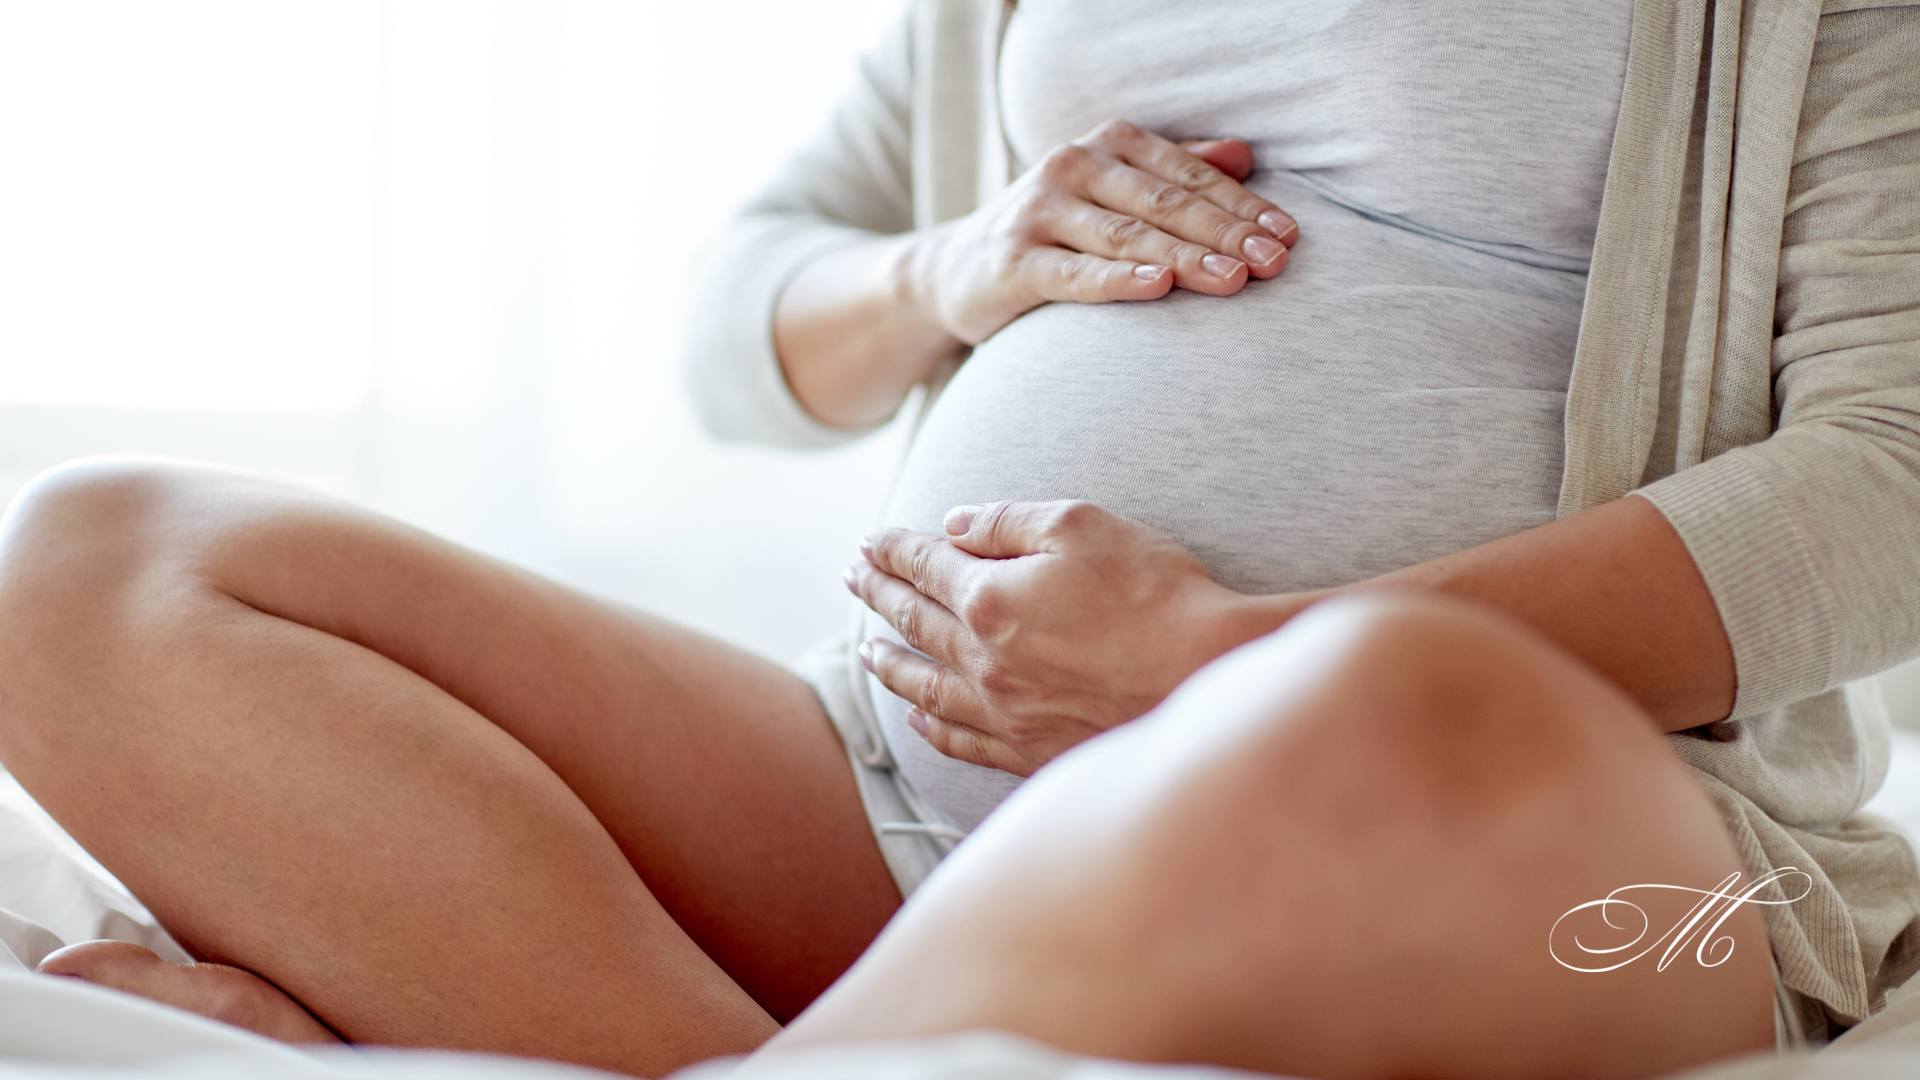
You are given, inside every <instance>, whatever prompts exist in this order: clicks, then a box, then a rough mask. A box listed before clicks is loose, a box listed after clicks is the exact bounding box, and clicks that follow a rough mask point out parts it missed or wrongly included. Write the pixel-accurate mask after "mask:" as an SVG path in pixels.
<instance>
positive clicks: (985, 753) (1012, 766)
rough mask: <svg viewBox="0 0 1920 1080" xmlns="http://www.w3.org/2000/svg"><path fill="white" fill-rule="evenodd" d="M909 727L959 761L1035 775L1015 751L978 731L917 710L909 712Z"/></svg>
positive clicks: (937, 748)
mask: <svg viewBox="0 0 1920 1080" xmlns="http://www.w3.org/2000/svg"><path fill="white" fill-rule="evenodd" d="M907 726H908V727H910V728H912V729H913V730H915V731H917V732H919V733H920V737H921V738H923V739H925V740H927V745H928V746H931V747H933V748H934V749H935V750H938V751H940V752H941V753H942V754H945V755H946V756H947V757H950V758H953V759H954V760H956V761H964V762H966V763H967V764H969V765H978V766H980V767H981V768H985V769H1000V770H1002V771H1005V772H1010V773H1012V774H1014V775H1015V776H1031V775H1032V774H1033V770H1032V769H1031V768H1028V767H1027V763H1026V762H1025V761H1024V760H1023V759H1022V758H1021V757H1020V755H1018V754H1016V753H1014V752H1013V748H1012V747H1010V746H1008V745H1007V744H1006V743H1003V742H1001V741H1000V740H999V739H996V738H994V737H993V736H991V735H988V734H987V733H985V732H983V731H981V730H979V729H977V728H972V727H968V726H967V725H965V724H961V723H956V722H955V721H952V720H948V719H946V718H945V717H941V716H936V715H934V714H933V713H929V712H927V711H926V710H925V709H922V708H919V707H918V706H916V707H914V708H912V709H909V710H907Z"/></svg>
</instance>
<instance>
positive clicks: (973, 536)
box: [945, 501, 1102, 559]
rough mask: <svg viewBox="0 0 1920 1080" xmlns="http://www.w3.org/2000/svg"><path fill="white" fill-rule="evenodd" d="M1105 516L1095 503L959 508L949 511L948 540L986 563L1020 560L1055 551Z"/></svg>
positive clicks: (1072, 502)
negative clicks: (1070, 536) (1093, 520)
mask: <svg viewBox="0 0 1920 1080" xmlns="http://www.w3.org/2000/svg"><path fill="white" fill-rule="evenodd" d="M1101 513H1102V511H1101V510H1100V508H1099V507H1096V506H1094V505H1093V504H1092V503H1086V502H1077V501H1064V502H1013V501H1008V502H997V503H988V504H987V505H985V506H956V507H954V508H953V509H951V510H949V511H947V518H946V521H945V527H946V531H947V539H949V540H951V541H952V542H953V546H954V547H957V548H959V549H960V550H962V551H964V552H966V553H967V554H969V555H973V556H976V557H978V558H982V559H1017V558H1019V557H1020V556H1022V555H1037V554H1039V553H1041V552H1045V551H1053V550H1056V549H1057V548H1058V547H1059V543H1060V540H1061V539H1062V538H1063V537H1064V536H1065V535H1067V534H1068V533H1071V532H1072V531H1074V530H1075V529H1076V528H1084V527H1085V526H1087V525H1089V524H1091V521H1090V518H1092V517H1094V516H1098V515H1100V514H1101Z"/></svg>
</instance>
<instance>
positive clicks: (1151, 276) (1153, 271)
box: [1133, 266, 1167, 283]
mask: <svg viewBox="0 0 1920 1080" xmlns="http://www.w3.org/2000/svg"><path fill="white" fill-rule="evenodd" d="M1133 276H1134V277H1137V278H1139V279H1140V280H1141V281H1145V282H1149V283H1151V282H1156V281H1159V280H1160V279H1161V278H1163V277H1165V276H1167V268H1166V267H1164V266H1136V267H1134V268H1133Z"/></svg>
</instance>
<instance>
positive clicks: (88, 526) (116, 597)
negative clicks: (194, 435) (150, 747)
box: [0, 457, 222, 674]
mask: <svg viewBox="0 0 1920 1080" xmlns="http://www.w3.org/2000/svg"><path fill="white" fill-rule="evenodd" d="M221 475H222V474H220V473H218V472H216V471H214V470H211V469H201V468H197V467H194V466H190V465H182V464H176V463H171V462H165V461H157V460H152V459H142V458H131V457H116V458H85V459H81V460H79V461H74V462H69V463H67V464H65V465H61V466H58V467H56V468H53V469H49V470H48V471H46V472H44V473H41V474H40V475H39V476H37V477H35V478H34V479H33V481H32V482H30V483H29V484H28V485H27V486H26V487H25V488H24V489H22V491H21V492H20V494H19V495H18V496H17V497H15V499H14V500H13V503H12V504H11V505H10V506H8V508H7V511H6V515H5V517H4V519H0V673H13V674H18V673H17V672H14V670H13V669H14V667H15V662H16V661H18V660H19V659H20V658H21V657H22V656H24V655H27V654H30V653H33V654H48V653H59V654H60V655H62V656H67V655H71V654H74V653H76V652H78V653H81V654H85V655H97V654H101V653H102V652H103V651H105V650H108V642H109V641H110V640H112V637H111V631H112V629H113V628H114V627H115V626H116V625H117V624H118V623H119V622H121V621H124V620H123V618H122V617H123V616H124V615H126V614H127V613H128V612H129V611H130V610H134V609H133V607H131V606H130V601H138V600H139V599H140V598H142V597H144V596H146V595H147V594H149V593H151V592H152V591H153V590H154V589H156V588H161V589H166V588H173V587H175V586H177V585H179V584H180V583H181V582H183V581H186V580H189V579H190V578H191V576H192V575H183V574H169V573H167V572H166V568H167V567H169V566H172V567H175V568H180V569H185V568H188V567H190V566H192V565H194V563H195V558H194V553H195V552H196V551H198V550H202V549H204V548H205V546H206V545H205V538H206V536H207V534H208V530H206V529H204V528H198V527H196V520H195V519H196V517H200V516H203V515H200V514H199V513H198V512H197V511H196V510H195V507H196V506H199V505H204V502H205V500H204V499H202V498H201V497H200V496H201V494H202V493H204V492H205V491H207V490H209V488H210V487H211V486H212V485H214V484H217V483H218V478H219V477H220V476H221ZM156 571H158V572H156Z"/></svg>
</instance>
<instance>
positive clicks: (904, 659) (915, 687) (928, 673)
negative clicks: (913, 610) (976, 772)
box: [860, 638, 986, 723]
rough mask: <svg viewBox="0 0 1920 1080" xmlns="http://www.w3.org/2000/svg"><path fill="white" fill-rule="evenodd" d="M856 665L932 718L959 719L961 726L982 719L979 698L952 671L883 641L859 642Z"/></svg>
mask: <svg viewBox="0 0 1920 1080" xmlns="http://www.w3.org/2000/svg"><path fill="white" fill-rule="evenodd" d="M860 663H861V664H863V665H865V667H866V669H867V670H868V671H871V672H873V676H874V678H876V679H879V680H880V685H882V686H884V687H886V688H887V689H888V690H891V691H893V693H894V694H895V695H897V696H898V697H900V698H901V699H902V700H904V701H906V702H908V703H909V704H912V705H916V706H919V707H920V708H922V709H924V710H926V711H927V712H929V713H932V714H933V715H935V716H943V717H960V718H962V719H961V721H960V722H963V723H964V722H965V721H967V720H974V721H978V720H980V719H981V718H983V717H985V716H986V709H985V707H984V705H983V703H982V702H981V700H980V697H979V695H977V694H976V693H974V690H973V687H971V686H970V685H968V684H967V681H966V680H965V679H963V678H961V677H960V676H959V675H958V674H956V673H955V672H954V670H953V669H952V668H950V667H948V666H947V665H945V664H942V663H939V662H937V661H934V660H929V659H927V658H926V657H924V656H921V655H920V654H919V653H916V652H914V651H912V650H911V649H903V648H901V647H900V646H898V645H896V644H894V643H893V642H891V641H888V640H887V639H885V638H873V639H870V640H868V641H864V642H862V643H861V644H860Z"/></svg>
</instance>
